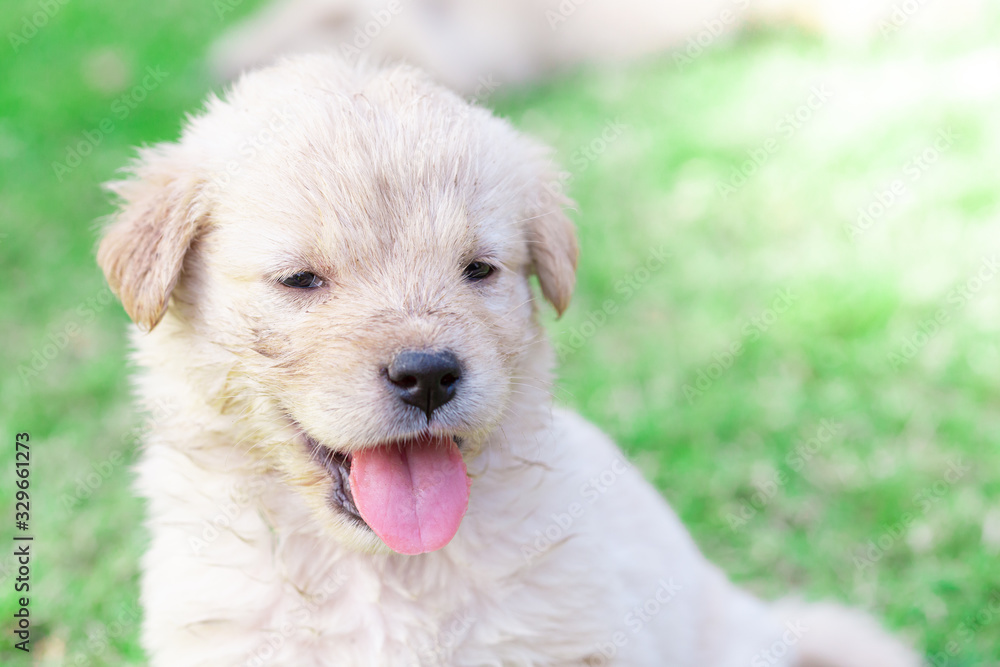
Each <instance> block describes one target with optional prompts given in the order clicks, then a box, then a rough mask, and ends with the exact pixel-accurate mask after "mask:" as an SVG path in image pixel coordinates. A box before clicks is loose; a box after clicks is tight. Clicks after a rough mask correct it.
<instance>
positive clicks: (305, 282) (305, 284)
mask: <svg viewBox="0 0 1000 667" xmlns="http://www.w3.org/2000/svg"><path fill="white" fill-rule="evenodd" d="M281 284H282V285H285V286H286V287H294V288H296V289H312V288H313V287H319V286H320V285H322V284H323V281H322V280H320V278H319V276H317V275H316V274H315V273H311V272H309V271H299V272H298V273H296V274H295V275H291V276H288V277H287V278H285V279H284V280H282V281H281Z"/></svg>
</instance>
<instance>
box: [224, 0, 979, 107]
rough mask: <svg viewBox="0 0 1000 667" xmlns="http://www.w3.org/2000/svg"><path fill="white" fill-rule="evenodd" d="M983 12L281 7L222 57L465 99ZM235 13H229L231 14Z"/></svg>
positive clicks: (940, 25) (575, 4) (667, 1)
mask: <svg viewBox="0 0 1000 667" xmlns="http://www.w3.org/2000/svg"><path fill="white" fill-rule="evenodd" d="M984 5H985V0H953V1H952V2H949V3H942V2H939V3H927V2H918V0H704V1H702V2H685V1H683V0H275V1H273V2H272V3H271V4H269V5H266V6H265V7H264V8H263V9H262V10H260V11H259V12H258V13H257V14H254V15H252V16H251V17H250V18H248V19H246V20H244V21H243V22H242V23H240V24H237V25H236V27H234V28H233V29H232V30H231V31H230V32H229V33H227V34H225V35H223V37H222V38H220V40H219V41H218V42H217V43H216V44H215V45H214V47H213V49H212V55H211V62H212V67H213V69H214V71H215V72H216V74H217V75H218V76H219V77H221V78H224V79H232V78H235V77H236V76H237V75H238V74H239V73H240V72H242V71H245V70H248V69H252V68H254V67H258V66H261V65H266V64H269V63H272V62H273V61H274V60H275V58H277V57H278V56H280V55H282V54H288V53H302V52H309V51H316V50H320V49H328V50H336V51H337V52H339V53H340V54H341V55H342V56H344V57H346V58H347V59H348V60H350V59H351V58H354V57H357V56H359V55H362V54H364V55H365V56H367V57H369V58H371V59H372V60H374V61H381V60H392V61H396V60H405V61H408V62H411V63H413V64H415V65H419V66H420V67H422V68H423V69H424V70H426V71H428V72H429V73H430V74H431V75H433V76H434V77H435V78H436V79H437V80H438V81H440V82H442V83H444V84H446V85H448V86H450V87H451V88H453V89H454V90H457V91H459V92H460V93H462V94H464V95H472V96H476V97H479V98H482V97H485V96H486V95H487V94H489V93H491V92H493V89H494V88H495V87H497V86H499V85H509V84H523V83H529V82H533V81H537V80H539V79H541V78H543V77H545V76H548V75H551V74H552V73H554V72H558V71H560V70H563V69H566V68H570V67H573V66H576V65H582V64H605V63H617V62H624V61H629V60H634V59H636V58H641V57H645V56H651V55H654V54H659V53H663V52H665V51H668V50H671V49H676V50H677V53H678V55H679V56H685V55H686V56H688V57H691V56H697V55H698V54H700V53H701V52H702V51H704V49H706V48H709V47H710V46H711V45H712V44H714V43H715V42H717V41H720V40H721V39H723V38H725V37H726V36H728V35H731V34H732V33H735V32H737V31H739V30H741V29H743V28H745V27H747V26H749V25H755V24H790V23H791V24H797V25H799V26H801V27H803V28H805V29H807V30H810V31H813V32H816V33H818V34H821V35H824V36H827V37H830V38H832V39H835V40H840V41H852V42H864V41H866V40H869V39H871V38H873V37H877V36H887V35H889V34H892V33H894V32H895V31H896V30H899V29H900V28H902V27H903V26H905V27H906V29H907V31H919V30H922V29H927V30H933V31H936V32H940V31H942V30H954V29H958V28H962V27H967V26H969V25H970V24H973V23H974V22H975V21H976V20H977V18H978V17H979V16H980V15H981V13H982V9H983V7H984ZM222 6H223V7H225V5H222Z"/></svg>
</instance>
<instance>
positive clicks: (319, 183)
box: [98, 57, 577, 553]
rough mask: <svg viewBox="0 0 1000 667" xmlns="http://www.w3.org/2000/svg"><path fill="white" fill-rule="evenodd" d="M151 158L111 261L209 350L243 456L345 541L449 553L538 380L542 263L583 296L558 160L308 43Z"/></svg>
mask: <svg viewBox="0 0 1000 667" xmlns="http://www.w3.org/2000/svg"><path fill="white" fill-rule="evenodd" d="M133 173H134V177H133V178H132V179H130V180H127V181H123V182H120V183H116V184H114V185H113V189H114V190H115V191H116V192H117V193H118V195H119V197H120V199H121V209H120V211H119V213H118V214H117V215H116V217H115V218H114V219H113V220H112V222H111V224H110V225H109V226H108V228H107V230H106V231H105V234H104V238H103V240H102V242H101V245H100V248H99V251H98V261H99V263H100V264H101V266H102V268H103V269H104V272H105V275H106V276H107V279H108V282H109V284H110V285H111V287H112V288H113V289H114V290H115V292H116V293H117V294H118V296H119V297H120V298H121V300H122V303H123V305H124V306H125V309H126V311H127V312H128V313H129V315H130V316H131V317H132V319H133V320H134V321H135V322H136V324H137V325H139V326H140V327H141V328H145V329H147V330H149V329H153V328H154V327H156V326H157V324H158V323H159V322H160V320H161V319H162V318H163V317H164V316H165V315H166V316H167V317H169V318H170V320H171V326H170V327H169V328H170V329H171V336H172V337H173V338H174V339H176V337H177V336H181V337H182V338H184V344H185V345H189V346H190V349H191V351H192V353H194V352H195V351H197V352H198V357H199V358H200V359H206V358H207V359H211V360H212V363H211V364H210V366H211V367H210V368H209V369H208V370H209V372H210V373H212V374H214V376H215V377H216V378H218V379H219V380H220V381H221V382H220V388H219V390H218V392H217V393H218V395H219V397H220V406H223V408H222V409H225V410H229V411H230V412H231V413H232V414H233V416H234V420H235V423H236V425H237V428H238V429H240V430H241V432H242V433H244V434H246V437H247V438H249V442H248V443H243V444H242V445H241V451H242V450H245V449H247V447H248V446H250V451H251V453H253V454H255V455H256V456H258V457H261V458H262V459H263V460H264V461H266V462H267V463H268V464H270V465H273V466H274V467H275V468H277V469H278V470H280V471H282V472H284V473H285V479H286V480H287V483H288V484H291V485H293V486H295V487H296V488H297V489H298V490H299V491H300V492H301V493H302V494H304V497H305V498H306V499H307V500H308V501H309V503H310V505H311V506H312V508H313V511H314V513H315V515H316V517H317V519H318V520H319V521H320V522H321V523H322V524H323V525H325V526H326V527H327V529H329V530H331V531H333V532H334V533H335V534H336V535H337V536H338V537H339V538H341V539H342V540H343V541H345V542H347V543H350V544H354V545H357V546H361V547H375V548H384V547H382V545H383V544H385V545H388V546H389V547H390V548H392V549H394V550H396V551H399V552H403V553H420V552H424V551H429V550H433V549H436V548H439V547H441V546H443V545H444V544H446V543H447V542H448V541H449V540H450V539H451V537H452V536H453V535H454V533H455V531H456V530H457V528H458V523H459V521H460V520H461V518H462V515H463V513H464V510H465V504H466V502H467V500H468V493H469V486H468V481H467V477H466V472H465V464H464V461H465V460H467V459H468V458H469V457H471V456H474V455H475V454H476V452H477V451H478V449H479V448H480V447H481V446H482V444H483V442H484V441H485V440H486V438H487V436H488V435H489V434H490V433H491V432H492V431H493V430H494V429H496V428H497V426H498V425H499V424H500V423H501V420H502V419H503V417H504V416H505V412H506V411H507V410H508V409H509V406H510V405H511V401H512V397H513V396H515V395H516V394H517V393H518V392H519V391H521V389H519V387H521V386H523V384H524V383H525V382H526V381H530V379H531V378H525V377H524V375H525V374H526V373H530V372H531V371H527V370H526V369H525V363H526V362H525V360H526V358H527V356H528V355H529V354H530V353H531V351H532V350H533V346H536V345H537V344H538V343H539V337H540V332H539V329H538V326H537V324H536V323H535V318H534V311H535V306H534V300H533V296H532V291H531V287H530V285H529V277H530V276H531V275H532V274H534V275H536V276H537V277H538V280H539V284H540V286H541V290H542V293H543V295H544V296H545V298H546V299H547V300H549V301H550V302H551V303H552V304H553V305H554V306H555V308H556V309H557V311H559V312H562V310H563V309H564V308H565V307H566V305H567V303H568V301H569V298H570V295H571V292H572V289H573V284H574V269H575V265H576V256H577V246H576V241H575V237H574V233H573V229H572V225H571V223H570V222H569V221H568V220H567V218H566V217H565V216H564V214H563V213H562V205H563V204H564V203H565V202H564V201H563V200H562V199H561V197H559V196H558V194H556V193H557V192H558V187H559V183H558V179H557V178H556V177H555V175H554V172H553V171H552V169H551V167H550V165H549V163H548V160H547V158H546V157H545V152H544V151H543V150H541V149H540V148H539V147H538V146H537V145H535V144H534V143H532V142H530V141H528V140H527V139H525V138H524V137H522V136H521V135H519V134H518V133H517V132H515V131H514V130H513V129H512V128H511V127H510V126H509V125H508V124H507V123H505V122H503V121H500V120H498V119H496V118H493V117H492V116H490V115H489V114H488V113H487V112H486V111H484V110H481V109H477V108H474V107H471V106H469V105H467V104H466V103H464V102H463V101H462V100H461V99H459V98H458V97H457V96H455V95H453V94H451V93H449V92H447V91H445V90H442V89H440V88H437V87H436V86H434V85H432V84H431V83H429V81H428V80H427V79H425V78H424V77H422V76H421V75H420V74H418V73H416V72H415V71H413V70H410V69H406V68H396V69H388V70H371V69H354V68H348V67H347V66H345V65H343V64H341V63H340V62H339V61H337V60H335V59H331V58H320V57H305V58H298V59H294V60H290V61H287V62H285V63H283V64H281V65H279V66H277V67H275V68H271V69H268V70H263V71H261V72H258V73H256V74H253V75H250V76H248V77H247V78H245V79H243V80H242V81H240V82H239V83H238V84H237V85H236V86H235V88H234V89H233V90H232V92H231V93H230V95H229V97H228V100H227V101H219V100H212V101H210V102H209V104H208V109H207V111H206V112H205V113H204V114H203V115H201V116H199V117H197V118H194V119H193V120H192V121H191V122H190V123H189V125H188V126H187V128H186V129H185V131H184V134H183V136H182V138H181V140H180V141H179V142H178V143H176V144H169V145H162V146H159V147H155V148H153V149H150V150H147V151H146V152H144V153H143V154H142V156H141V158H140V161H139V162H138V164H137V166H136V167H135V168H134V170H133ZM158 333H160V332H156V333H154V334H153V336H154V337H155V336H156V334H158ZM157 344H159V343H158V342H157ZM216 362H217V366H216V365H214V364H215V363H216ZM171 363H176V364H177V365H178V366H183V364H185V360H184V359H175V360H172V361H171ZM199 372H201V373H203V372H204V369H201V370H200V371H199ZM223 380H224V381H223ZM192 381H194V380H193V379H192ZM197 389H198V390H204V388H203V387H198V388H197ZM222 397H225V400H222ZM232 444H233V446H234V447H236V446H237V445H238V443H236V442H234V443H232ZM376 534H377V536H378V537H376ZM379 538H381V539H379Z"/></svg>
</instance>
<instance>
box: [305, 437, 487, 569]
mask: <svg viewBox="0 0 1000 667" xmlns="http://www.w3.org/2000/svg"><path fill="white" fill-rule="evenodd" d="M303 434H304V435H305V439H306V444H307V446H308V448H309V452H310V455H311V456H312V458H313V460H314V461H316V462H317V463H320V464H321V465H322V466H323V468H324V470H326V472H327V474H328V475H329V476H330V480H331V487H330V492H329V494H328V496H327V497H328V502H329V504H330V505H331V506H332V507H333V508H334V509H335V510H337V511H339V512H341V513H342V514H343V515H344V516H346V517H348V518H349V519H351V520H352V521H354V522H355V523H356V524H357V525H359V526H364V527H366V528H368V529H370V530H372V531H373V532H374V533H375V534H376V535H378V536H379V538H381V540H382V541H383V542H385V544H386V545H387V546H388V547H389V548H390V549H393V550H394V551H397V552H399V553H403V554H420V553H426V552H428V551H434V550H437V549H440V548H441V547H443V546H444V545H446V544H447V543H448V542H450V541H451V539H452V538H453V537H454V536H455V533H456V532H457V531H458V526H459V524H460V523H461V521H462V517H463V516H464V515H465V510H466V509H467V507H468V502H469V486H470V481H469V478H468V476H467V474H466V469H465V462H464V461H463V460H462V454H461V451H460V447H461V445H462V440H461V438H458V437H457V436H440V435H431V434H430V433H422V434H420V435H417V436H414V437H412V438H408V439H404V440H396V441H392V442H387V443H384V444H382V445H378V446H376V447H370V448H366V449H362V450H358V451H356V452H353V453H347V452H339V451H335V450H333V449H331V448H329V447H326V446H325V445H322V444H320V443H319V442H317V441H316V440H315V439H314V438H312V437H311V436H309V435H308V434H306V433H305V432H304V431H303Z"/></svg>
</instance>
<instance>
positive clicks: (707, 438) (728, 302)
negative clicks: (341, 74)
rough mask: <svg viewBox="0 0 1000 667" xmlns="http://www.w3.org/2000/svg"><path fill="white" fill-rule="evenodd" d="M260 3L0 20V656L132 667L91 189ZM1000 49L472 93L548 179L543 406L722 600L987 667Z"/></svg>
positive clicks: (193, 89)
mask: <svg viewBox="0 0 1000 667" xmlns="http://www.w3.org/2000/svg"><path fill="white" fill-rule="evenodd" d="M231 4H232V3H231ZM258 4H259V2H257V1H256V0H255V1H253V2H250V1H247V2H244V3H242V4H238V5H237V6H236V8H235V10H234V11H232V12H231V13H227V14H226V15H225V16H224V17H220V16H219V15H218V14H217V12H216V9H215V8H213V4H212V3H205V2H195V1H194V0H169V1H168V2H162V3H149V4H145V5H142V8H141V9H131V10H129V11H130V13H126V12H124V11H123V5H121V4H119V3H111V2H108V1H104V2H97V1H96V0H73V1H72V2H67V3H65V4H59V3H58V2H53V3H52V4H51V5H47V4H45V3H40V2H37V1H35V2H23V1H21V0H13V1H8V2H5V3H4V4H3V6H2V8H0V34H2V35H3V36H4V43H3V44H2V45H0V82H2V83H0V257H2V261H3V266H4V288H3V289H2V290H0V311H2V312H3V313H5V317H6V325H5V327H4V332H5V337H6V338H5V340H4V344H3V346H2V348H0V357H2V359H3V368H4V370H5V371H6V372H5V373H4V376H3V378H2V399H3V406H4V409H3V411H2V413H0V420H2V421H0V423H2V426H3V433H4V437H5V438H7V440H8V443H9V445H8V449H7V452H8V454H7V455H6V456H5V457H4V459H3V473H2V474H3V479H4V480H7V481H5V482H4V487H5V488H6V489H7V490H6V491H4V492H2V493H0V506H2V507H3V509H4V513H3V516H5V517H8V520H6V522H5V524H4V526H3V531H4V532H3V534H4V535H5V536H7V538H9V537H10V536H11V535H12V533H14V532H15V527H14V524H13V514H14V508H13V501H14V491H15V488H14V480H15V479H16V478H15V476H14V475H15V473H14V436H15V434H16V433H20V432H28V433H30V437H31V440H30V443H31V454H32V460H31V477H30V481H31V486H30V494H31V500H32V506H31V519H30V521H31V523H30V527H29V530H28V531H27V532H26V533H22V532H20V531H19V534H31V535H33V536H34V538H35V539H34V541H33V542H32V543H31V549H32V556H33V558H32V563H31V565H32V569H31V581H30V585H31V604H30V613H31V620H32V653H31V654H30V656H27V655H23V654H21V653H20V652H19V651H15V650H14V649H13V647H12V645H13V641H14V640H13V639H12V637H13V635H12V634H11V631H10V627H11V625H12V623H11V621H10V619H11V618H12V614H13V613H14V612H15V611H16V610H17V608H18V605H17V596H16V595H15V594H14V592H13V588H14V584H15V577H16V576H17V574H16V571H15V569H14V562H13V559H12V557H11V551H12V549H4V553H5V554H7V555H5V556H4V557H3V560H2V561H0V591H2V592H0V614H2V615H3V617H4V618H6V619H8V621H5V622H4V628H5V630H4V633H3V640H2V645H0V663H2V664H11V665H14V664H29V663H34V664H40V665H104V664H108V665H124V664H142V663H143V655H142V651H141V650H140V648H139V647H138V619H139V616H140V612H139V610H138V608H137V606H136V598H137V590H138V585H137V580H138V562H139V558H140V555H141V554H142V552H143V548H144V544H145V542H146V539H147V536H146V535H145V533H144V532H143V529H142V526H141V518H142V512H143V508H142V506H141V504H140V503H139V502H138V501H137V500H135V499H134V498H133V497H132V494H131V491H130V488H129V485H130V483H131V473H130V465H131V463H132V462H133V461H134V460H135V457H136V453H137V449H138V445H137V441H138V439H139V438H140V437H141V431H142V420H141V419H140V417H139V416H137V415H135V414H134V412H133V411H132V409H131V407H130V405H129V384H128V380H127V377H128V367H127V364H126V361H125V352H126V343H125V325H126V321H127V319H126V317H125V315H124V313H123V312H122V311H121V309H120V307H119V306H118V304H117V302H115V301H113V300H111V299H110V298H109V296H108V293H107V291H106V289H105V287H104V282H103V279H102V276H101V274H100V272H99V271H98V269H97V267H96V265H95V263H94V260H93V249H94V243H95V238H96V232H95V228H96V225H97V224H98V221H99V219H100V218H101V217H102V216H105V215H107V214H108V213H109V212H110V204H109V202H108V199H107V197H106V195H105V194H104V193H103V192H102V190H101V189H100V183H101V182H103V181H106V180H108V179H110V178H112V177H113V176H114V174H115V171H116V170H117V169H119V168H120V167H121V166H123V165H124V164H125V163H126V162H127V161H128V159H129V158H130V156H131V155H133V150H132V147H133V146H135V145H139V144H143V143H152V142H157V141H163V140H170V139H173V138H175V137H176V136H177V133H178V130H179V126H180V122H181V119H182V118H183V115H184V114H185V113H187V112H189V111H192V110H195V109H197V107H198V106H199V104H200V102H201V100H202V99H203V97H204V95H205V93H206V92H207V91H208V90H210V89H212V88H213V85H214V84H213V82H212V81H211V79H210V77H209V76H208V74H207V73H206V71H205V69H204V64H203V63H204V54H205V51H206V49H207V46H208V44H209V43H210V41H211V40H212V39H213V37H214V36H215V35H217V34H218V33H219V32H220V31H221V30H222V29H223V28H224V26H225V25H227V24H228V23H229V22H231V21H232V20H234V19H235V18H236V17H238V16H240V15H244V14H246V13H247V12H249V11H250V10H251V9H252V8H253V7H254V6H256V5H258ZM46 8H47V9H46ZM38 12H41V14H40V15H39V14H38ZM39 16H41V17H42V18H44V20H42V19H41V18H38V17H39ZM26 20H27V21H28V22H29V23H28V24H26V23H25V21H26ZM32 22H34V23H38V24H43V25H41V27H40V28H37V29H36V30H35V31H34V32H33V31H32V30H31V29H30V27H26V26H28V25H29V24H31V23H32ZM29 33H30V35H29ZM11 34H14V35H15V36H17V37H16V38H11V37H10V35H11ZM997 36H1000V19H998V17H996V16H994V17H992V18H991V19H990V20H988V21H984V22H983V23H982V24H981V25H980V26H978V27H977V28H976V29H975V30H972V31H969V32H968V33H966V34H963V35H962V37H961V39H953V40H949V39H941V40H936V41H931V42H928V40H925V39H922V38H918V37H917V36H915V35H908V34H907V31H906V28H905V27H904V28H903V29H902V30H900V31H899V32H898V33H895V34H892V35H889V36H887V37H885V38H884V39H877V40H876V43H874V44H873V45H871V46H870V47H867V46H866V47H863V48H862V47H857V46H855V47H851V48H848V47H835V46H832V45H828V44H823V43H820V42H818V41H816V40H815V39H812V38H810V37H808V36H805V35H802V34H800V33H795V32H767V33H754V34H746V35H743V36H741V37H740V38H739V39H736V40H732V41H729V42H726V43H719V44H716V45H715V47H714V48H713V49H710V50H708V51H707V52H705V53H704V54H701V55H698V56H697V57H695V58H693V59H691V60H689V61H680V60H675V59H674V58H671V57H670V56H666V57H664V58H662V59H660V60H657V61H653V62H647V63H641V64H637V65H633V66H630V67H628V68H627V69H621V70H613V71H580V72H574V73H570V74H569V75H567V76H565V77H563V78H561V79H560V80H558V81H556V82H553V83H551V84H548V85H545V86H541V87H537V88H533V89H530V90H515V89H512V88H511V87H508V86H504V87H501V89H500V90H498V91H497V92H496V94H495V95H494V96H493V97H491V98H490V99H489V100H487V102H486V103H487V104H488V105H490V106H492V107H494V108H495V109H496V110H497V111H498V113H500V114H502V115H504V116H506V117H509V118H510V119H511V120H512V121H513V122H514V123H515V124H516V125H518V126H519V127H522V128H524V129H526V130H528V131H531V132H533V133H534V134H536V135H538V136H540V137H541V138H542V139H544V140H546V141H548V142H549V143H551V144H552V145H554V146H555V147H556V149H557V155H558V156H559V159H560V161H561V162H562V163H563V164H564V165H565V167H566V169H567V171H568V172H570V174H571V180H570V183H569V190H570V194H571V195H572V196H573V197H574V198H575V199H576V201H577V203H578V211H577V213H576V214H575V219H576V221H577V223H578V225H579V230H580V237H581V245H582V248H583V254H582V258H581V267H580V276H579V289H578V292H577V294H576V296H575V299H574V303H573V306H572V308H571V309H570V311H569V313H567V315H566V316H565V317H564V318H563V319H561V320H558V321H556V320H555V319H554V318H551V317H550V318H549V321H548V325H549V329H550V331H551V334H552V337H553V340H554V342H555V343H556V345H557V349H558V350H559V356H560V360H561V380H560V383H559V387H558V400H559V401H560V402H562V403H564V404H568V405H570V406H572V407H574V408H576V409H578V410H580V411H581V412H583V413H584V414H585V415H587V416H588V417H589V418H590V419H592V420H593V421H595V422H597V423H598V424H600V425H601V426H602V427H603V428H604V429H606V430H607V431H609V432H610V433H611V434H612V435H613V436H614V437H615V438H616V439H617V440H618V442H620V443H621V444H622V446H623V447H624V448H625V449H626V451H627V452H628V453H629V455H630V456H631V457H632V459H633V460H634V461H635V462H636V464H637V465H638V466H640V467H641V468H642V470H643V471H644V472H645V473H646V475H647V476H648V478H649V479H651V480H652V481H654V482H655V483H656V484H657V486H658V487H659V488H660V489H661V490H662V491H663V493H664V494H665V495H666V497H667V498H668V499H669V500H670V501H671V503H672V504H673V505H674V507H675V508H676V509H677V511H678V512H679V513H680V514H681V516H682V518H683V519H684V520H685V522H686V523H687V525H688V526H689V527H690V529H691V531H692V532H693V533H694V535H695V537H696V539H697V540H698V542H699V544H700V545H701V546H702V548H703V549H704V550H705V552H706V553H707V554H708V555H709V557H710V558H712V559H713V560H714V561H716V562H717V563H719V564H720V565H721V566H722V567H723V568H724V569H725V570H726V571H727V572H729V573H730V575H731V576H732V577H733V578H734V579H735V580H737V581H739V582H740V583H741V584H742V585H744V586H746V587H748V588H750V589H752V590H753V591H755V592H757V593H759V594H761V595H765V596H770V597H779V596H782V595H785V594H787V593H789V592H794V593H797V594H800V595H803V596H805V597H808V598H817V599H818V598H829V599H836V600H841V601H844V602H848V603H850V604H853V605H857V606H861V607H864V608H867V609H869V610H871V611H872V612H873V613H875V614H877V615H879V616H880V617H882V618H884V619H885V621H886V623H887V625H889V626H890V627H892V628H893V629H894V630H895V631H897V632H900V633H902V634H905V635H907V636H908V637H910V638H911V639H912V640H913V641H914V642H915V643H916V644H917V645H918V646H919V647H920V648H921V649H922V650H924V651H926V652H927V655H928V656H929V658H930V659H931V661H932V663H933V664H936V665H948V666H952V667H960V666H972V665H992V664H1000V663H998V662H997V661H1000V640H998V639H997V638H998V637H1000V567H998V565H997V563H998V555H1000V446H997V440H998V436H997V434H998V433H1000V345H998V342H1000V337H998V333H1000V332H998V329H1000V289H998V288H1000V281H998V282H994V279H995V278H996V277H997V273H998V271H1000V226H998V224H997V214H998V212H1000V188H998V187H997V185H996V182H995V178H996V176H995V175H996V174H997V173H1000V117H998V115H997V109H998V108H1000V51H998V49H997V48H996V47H995V44H996V43H997V40H996V38H997ZM216 88H217V86H216Z"/></svg>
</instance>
